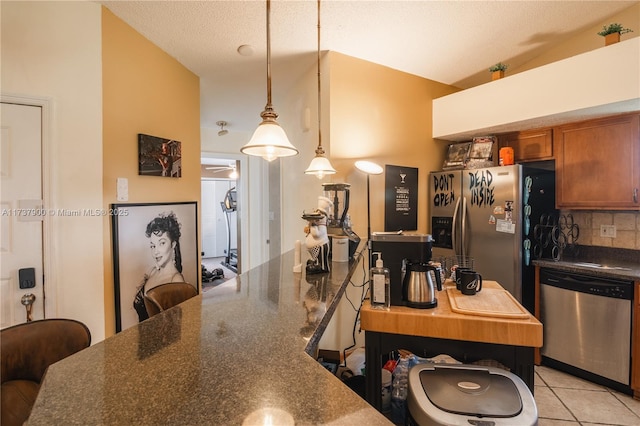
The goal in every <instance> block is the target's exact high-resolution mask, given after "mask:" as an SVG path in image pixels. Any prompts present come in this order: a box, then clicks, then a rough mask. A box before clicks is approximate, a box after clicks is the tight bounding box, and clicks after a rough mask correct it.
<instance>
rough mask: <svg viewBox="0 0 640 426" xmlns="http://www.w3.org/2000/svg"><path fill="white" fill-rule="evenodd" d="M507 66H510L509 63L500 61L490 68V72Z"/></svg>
mask: <svg viewBox="0 0 640 426" xmlns="http://www.w3.org/2000/svg"><path fill="white" fill-rule="evenodd" d="M507 68H509V65H507V64H503V63H502V62H498V63H497V64H495V65H493V66H492V67H491V68H489V72H495V71H504V70H506V69H507Z"/></svg>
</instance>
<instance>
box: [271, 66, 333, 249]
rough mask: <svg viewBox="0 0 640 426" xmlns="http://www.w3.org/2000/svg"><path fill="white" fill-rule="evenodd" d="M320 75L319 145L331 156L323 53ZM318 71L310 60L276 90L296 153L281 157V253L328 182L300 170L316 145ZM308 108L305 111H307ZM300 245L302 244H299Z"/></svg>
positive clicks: (298, 234) (299, 230) (300, 236)
mask: <svg viewBox="0 0 640 426" xmlns="http://www.w3.org/2000/svg"><path fill="white" fill-rule="evenodd" d="M321 64H322V69H321V78H322V147H323V148H324V150H325V152H326V154H325V155H326V156H327V157H328V158H329V159H331V152H330V149H329V145H330V144H329V96H328V94H329V83H328V82H329V78H328V73H327V72H326V70H328V66H325V65H326V64H327V60H326V54H323V56H322V60H321ZM317 75H318V70H317V63H316V62H314V63H313V64H312V66H311V67H310V68H309V69H308V70H307V72H306V73H304V75H303V76H302V77H301V78H300V80H299V81H297V82H295V84H294V85H293V86H292V88H291V90H289V91H288V92H287V93H279V94H278V97H279V99H280V100H279V105H281V107H279V110H278V113H279V114H280V117H279V118H278V121H279V123H280V125H281V126H282V127H283V128H284V129H285V131H286V132H287V136H288V137H289V140H290V141H291V143H292V144H293V145H294V146H295V147H296V148H297V149H298V151H299V154H298V155H296V156H293V157H286V158H283V159H281V160H280V161H281V189H280V190H281V194H282V197H281V212H282V214H281V217H282V233H281V235H282V240H281V244H282V247H281V252H282V253H285V252H287V251H289V250H292V249H293V247H294V244H295V241H296V240H300V241H303V242H304V237H305V234H304V227H305V226H306V225H307V222H306V221H304V220H303V219H302V212H303V211H304V210H306V211H311V210H313V209H314V208H315V207H317V205H318V196H320V195H322V183H323V182H332V177H331V176H327V177H325V178H324V179H322V180H319V179H318V178H317V177H315V176H313V175H305V174H304V171H305V170H306V169H307V167H309V163H311V160H312V159H313V157H314V156H315V150H316V148H317V146H318V77H317ZM307 110H308V111H307ZM303 248H304V245H303Z"/></svg>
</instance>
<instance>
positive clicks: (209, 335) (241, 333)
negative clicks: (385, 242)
mask: <svg viewBox="0 0 640 426" xmlns="http://www.w3.org/2000/svg"><path fill="white" fill-rule="evenodd" d="M356 257H357V258H358V259H357V261H351V262H349V263H335V262H334V263H332V266H333V269H332V272H331V273H330V274H324V275H314V276H309V277H305V274H304V272H303V273H302V274H294V273H293V272H292V268H293V251H291V252H289V253H286V254H285V255H283V256H281V257H279V258H276V259H274V260H272V261H270V262H268V263H265V264H263V265H261V266H259V267H257V268H254V269H252V270H250V271H248V272H246V273H243V274H241V275H238V276H237V277H236V278H235V279H231V280H229V281H227V282H225V283H223V284H221V285H219V286H217V287H215V288H214V289H211V290H209V291H207V292H206V293H204V295H198V296H197V297H195V298H192V299H190V300H188V301H187V302H185V303H183V304H181V305H179V306H177V307H174V308H172V309H170V310H167V311H165V312H163V313H161V314H159V315H156V316H154V317H152V318H151V319H149V320H147V321H145V322H143V323H141V324H139V325H137V326H134V327H131V328H129V329H127V330H124V331H122V332H121V333H119V334H117V335H115V336H113V337H110V338H108V339H106V340H104V341H102V342H100V343H97V344H95V345H93V346H91V347H90V348H87V349H85V350H83V351H81V352H79V353H77V354H75V355H73V356H71V357H69V358H66V359H65V360H63V361H61V362H59V363H57V364H54V365H53V366H51V367H50V369H49V371H48V372H47V374H46V377H45V380H44V382H43V385H42V388H41V390H40V393H39V395H38V399H37V401H36V404H35V406H34V408H33V411H32V414H31V417H30V419H29V422H28V424H29V425H30V426H36V425H47V426H48V425H58V424H60V425H62V424H64V425H73V424H76V425H126V424H137V425H160V424H162V425H250V424H273V425H286V424H296V425H317V424H323V425H329V424H330V425H353V424H367V425H382V424H389V421H388V420H387V419H386V417H384V416H383V415H382V414H380V413H379V412H378V411H376V410H375V409H374V408H372V407H371V406H370V405H369V404H367V403H366V402H365V401H364V400H363V399H362V398H360V397H359V396H358V395H357V394H356V393H354V392H352V391H351V390H350V389H349V388H348V387H347V386H346V385H344V384H343V383H342V382H341V381H340V380H339V379H338V378H337V377H335V376H334V375H333V374H331V373H330V372H329V371H327V370H326V369H325V368H324V367H323V366H322V365H321V364H319V363H318V362H317V361H316V360H315V358H314V356H313V355H315V352H316V350H317V343H318V341H319V339H320V337H321V336H322V333H323V332H324V330H325V328H326V326H327V324H328V322H329V319H330V318H331V315H332V314H333V312H334V310H335V307H336V305H337V303H338V302H339V300H340V298H341V297H342V295H343V293H344V290H345V288H346V286H347V285H348V282H349V279H350V277H351V274H352V273H353V271H354V269H355V268H356V267H357V263H358V262H359V261H360V256H356ZM303 269H304V268H303Z"/></svg>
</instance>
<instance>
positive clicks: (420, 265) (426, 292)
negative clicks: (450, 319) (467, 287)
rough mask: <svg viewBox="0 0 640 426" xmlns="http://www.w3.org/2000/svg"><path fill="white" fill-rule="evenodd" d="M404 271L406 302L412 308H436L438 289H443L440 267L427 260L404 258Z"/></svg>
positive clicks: (403, 280) (403, 285)
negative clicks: (415, 260) (430, 263)
mask: <svg viewBox="0 0 640 426" xmlns="http://www.w3.org/2000/svg"><path fill="white" fill-rule="evenodd" d="M431 271H433V274H432V273H431ZM402 272H403V278H402V299H403V301H404V302H405V304H406V305H407V306H408V307H410V308H419V309H428V308H435V307H436V306H437V305H438V299H437V298H436V289H437V290H438V291H439V290H442V280H441V277H440V268H439V267H437V266H434V265H429V263H427V262H413V261H411V260H410V259H404V260H403V261H402ZM434 279H435V284H434V282H433V281H434Z"/></svg>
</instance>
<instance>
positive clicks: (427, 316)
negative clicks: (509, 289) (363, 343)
mask: <svg viewBox="0 0 640 426" xmlns="http://www.w3.org/2000/svg"><path fill="white" fill-rule="evenodd" d="M448 288H452V289H455V283H454V282H452V281H450V280H447V281H446V282H445V283H444V285H443V289H442V291H439V292H438V294H437V296H436V297H437V299H438V305H437V306H436V307H435V308H432V309H415V308H409V307H406V306H391V308H390V309H389V310H388V311H384V310H377V309H372V308H371V305H370V304H369V303H368V302H367V303H365V304H364V305H363V306H362V311H361V320H360V321H361V328H362V329H363V330H365V331H375V332H381V333H390V334H403V335H409V336H420V337H435V338H442V339H452V340H465V341H470V342H483V343H496V344H504V345H514V346H529V347H536V348H539V347H542V324H541V323H540V321H538V320H537V319H536V318H535V317H534V316H533V315H528V318H522V315H520V316H517V315H514V318H509V317H508V315H507V317H505V316H504V315H501V314H500V307H499V301H498V300H496V313H497V315H496V316H488V315H486V314H482V315H473V314H466V313H458V312H454V311H453V310H452V306H451V304H450V302H449V296H448V293H447V289H448ZM485 289H487V290H488V289H492V290H503V288H502V286H501V285H500V284H498V283H497V282H496V281H488V280H487V281H484V283H483V290H485ZM453 292H456V290H453ZM458 293H459V292H458ZM489 295H490V292H485V294H483V293H482V291H481V292H480V293H478V294H477V295H475V296H463V295H460V296H459V297H465V298H467V297H478V298H479V297H483V298H484V299H485V301H486V300H487V299H488V298H489ZM514 303H518V302H516V301H515V299H514ZM518 306H520V307H521V305H519V304H518ZM522 309H523V311H524V312H526V310H524V308H522Z"/></svg>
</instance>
